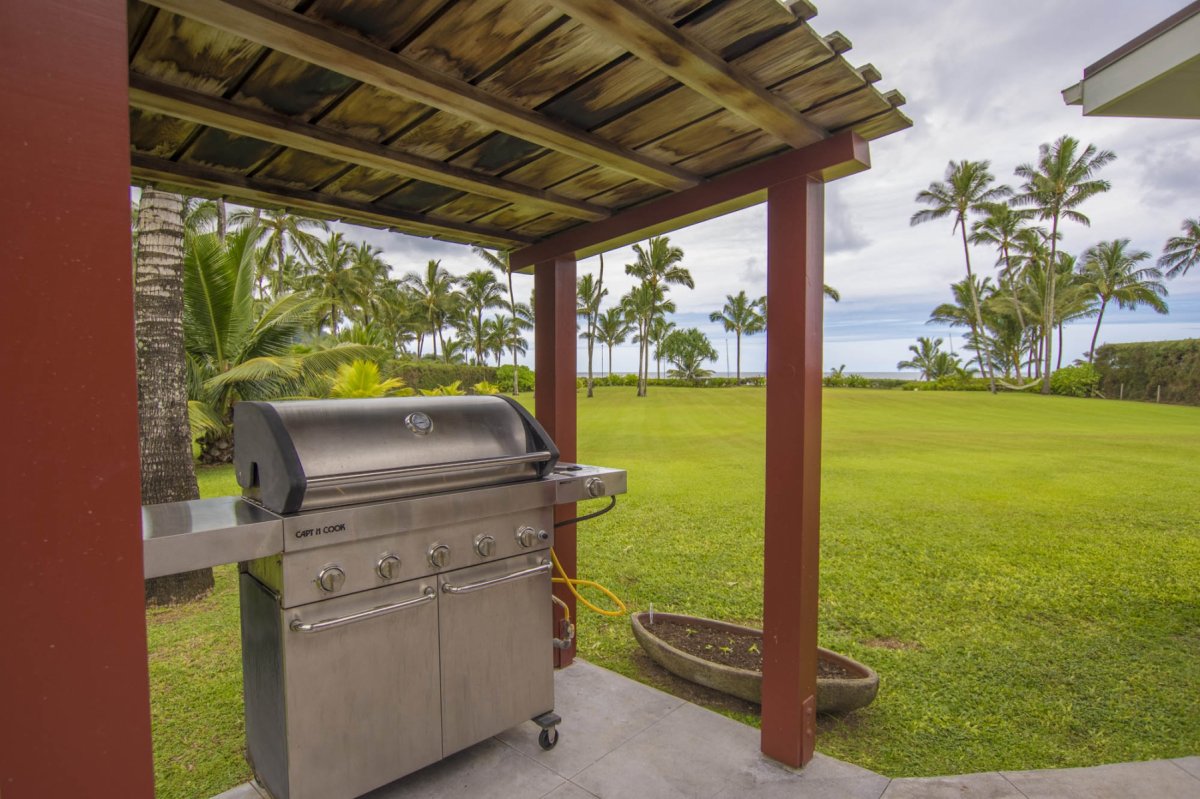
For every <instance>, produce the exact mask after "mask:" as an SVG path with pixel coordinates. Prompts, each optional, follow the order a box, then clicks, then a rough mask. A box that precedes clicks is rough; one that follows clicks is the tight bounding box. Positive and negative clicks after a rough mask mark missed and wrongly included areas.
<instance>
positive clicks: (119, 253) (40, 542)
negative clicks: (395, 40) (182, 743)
mask: <svg viewBox="0 0 1200 799" xmlns="http://www.w3.org/2000/svg"><path fill="white" fill-rule="evenodd" d="M126 35H127V34H126V30H125V0H5V1H4V2H3V3H0V107H3V108H4V122H3V124H0V153H3V154H4V163H5V168H4V177H5V182H4V191H3V192H0V219H3V220H4V222H5V234H4V236H5V248H4V249H5V261H4V265H3V267H0V297H2V298H3V306H4V312H5V336H4V345H3V347H4V350H3V361H4V364H5V369H6V371H7V372H8V374H9V375H10V376H11V377H12V380H11V381H10V383H9V385H7V386H6V387H5V389H4V391H3V394H2V396H3V401H2V406H3V418H4V424H3V425H0V452H2V453H3V454H4V455H3V463H4V465H3V472H2V474H0V493H2V496H0V507H2V508H3V511H4V535H3V546H4V564H5V569H4V571H5V574H4V580H3V589H2V590H3V608H4V609H3V616H2V617H3V624H2V627H0V640H2V641H3V649H4V654H3V656H0V658H2V662H3V669H2V672H0V691H2V692H3V695H2V698H0V707H3V708H4V710H3V717H4V723H3V724H0V731H2V732H0V794H2V795H3V796H4V799H31V798H32V797H37V799H58V797H62V798H63V799H66V797H78V796H99V795H103V796H120V797H128V798H129V799H143V798H146V799H148V798H149V797H152V796H153V795H154V776H153V767H152V761H151V749H150V702H149V689H148V681H147V668H146V625H145V614H144V611H143V588H142V542H141V515H140V504H141V502H140V499H139V480H138V470H139V466H138V427H137V425H138V416H137V381H136V376H135V372H134V339H133V288H132V285H131V279H132V274H131V273H132V268H131V264H130V249H129V247H130V241H129V110H128V109H129V105H128V102H129V101H128V90H127V81H128V70H129V65H128V55H127V52H126Z"/></svg>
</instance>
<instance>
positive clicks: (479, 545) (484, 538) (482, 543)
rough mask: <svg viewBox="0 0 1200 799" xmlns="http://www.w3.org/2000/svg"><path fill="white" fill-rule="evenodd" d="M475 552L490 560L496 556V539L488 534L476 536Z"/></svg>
mask: <svg viewBox="0 0 1200 799" xmlns="http://www.w3.org/2000/svg"><path fill="white" fill-rule="evenodd" d="M475 551H476V552H478V553H479V556H480V557H481V558H490V557H491V556H492V555H495V554H496V539H495V538H493V537H492V536H490V535H486V534H485V535H480V536H476V537H475Z"/></svg>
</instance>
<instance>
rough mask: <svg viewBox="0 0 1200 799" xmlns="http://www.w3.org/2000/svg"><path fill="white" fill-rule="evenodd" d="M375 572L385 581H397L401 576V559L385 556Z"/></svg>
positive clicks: (380, 560)
mask: <svg viewBox="0 0 1200 799" xmlns="http://www.w3.org/2000/svg"><path fill="white" fill-rule="evenodd" d="M375 571H377V572H379V576H380V577H382V578H383V579H385V580H395V579H396V578H397V577H399V576H400V558H398V557H396V556H395V555H384V556H383V557H382V558H380V559H379V563H377V564H376V565H375Z"/></svg>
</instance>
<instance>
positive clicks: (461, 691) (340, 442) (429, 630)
mask: <svg viewBox="0 0 1200 799" xmlns="http://www.w3.org/2000/svg"><path fill="white" fill-rule="evenodd" d="M234 422H235V424H234V430H235V441H234V453H235V455H234V463H235V471H236V473H237V479H238V483H239V484H240V485H241V486H242V489H243V497H244V498H243V499H242V500H224V501H217V500H206V501H201V502H196V503H173V504H172V505H166V506H151V507H149V508H147V509H146V510H145V513H144V514H143V516H144V528H145V529H144V533H143V535H144V537H145V539H146V546H145V552H146V563H147V567H146V571H147V576H157V574H160V573H168V572H167V571H164V570H173V571H179V570H181V569H182V568H184V567H186V568H199V567H201V566H203V565H209V564H210V563H212V564H215V563H219V562H230V561H232V560H234V559H235V558H236V559H237V560H239V561H241V564H240V574H239V580H240V592H241V626H242V661H243V678H244V687H245V707H246V742H247V753H248V757H249V759H250V761H251V765H252V766H253V770H254V773H255V775H256V777H257V779H258V781H259V783H260V784H261V785H262V786H263V787H265V788H266V789H267V790H268V791H269V792H270V793H271V794H273V795H274V796H275V797H276V798H277V799H310V798H316V797H319V798H320V799H339V797H345V798H346V799H349V797H355V796H359V795H360V794H363V793H366V792H367V791H370V790H372V789H374V788H377V787H379V786H381V785H384V784H387V783H389V782H391V781H393V780H396V779H398V778H400V777H402V776H404V775H406V774H409V773H411V772H413V771H416V770H417V769H420V768H422V767H424V766H426V765H429V764H431V763H433V762H435V761H437V760H439V759H441V758H443V757H446V756H447V755H450V754H452V753H454V752H457V751H459V750H461V749H464V748H466V747H468V746H471V745H472V744H475V743H477V742H479V741H482V740H484V739H486V738H488V737H490V736H492V735H495V734H497V733H499V732H501V731H503V730H505V729H507V728H509V727H512V726H514V725H516V724H518V723H520V722H522V721H525V720H527V719H532V720H534V721H536V722H538V724H539V725H541V726H542V728H543V734H542V736H541V739H540V740H541V743H542V745H543V746H546V747H549V746H552V745H553V743H554V742H556V741H557V731H556V730H555V725H556V724H557V723H558V721H559V719H558V717H557V716H556V715H555V714H554V713H553V709H554V682H553V673H552V669H553V665H552V654H551V653H552V646H553V645H554V643H555V642H556V641H557V640H558V639H555V638H554V637H553V636H554V627H553V624H552V612H551V611H552V605H551V591H550V585H551V583H550V580H551V569H552V562H551V559H550V557H551V556H550V548H551V546H552V545H553V540H554V522H553V508H554V505H556V504H561V503H566V502H576V501H579V500H583V499H589V498H592V497H602V496H615V495H616V494H618V493H623V492H624V490H625V473H624V472H623V471H620V470H615V469H602V468H598V467H588V466H578V465H574V464H561V463H558V450H557V449H556V448H555V446H554V443H553V441H551V440H550V438H549V436H547V435H546V432H545V431H544V430H543V429H542V428H541V426H540V425H539V424H538V423H537V421H536V420H535V419H534V418H533V417H532V416H530V415H529V413H528V412H527V411H525V409H524V408H522V407H521V406H520V405H518V404H517V403H515V402H512V401H511V400H508V399H507V398H505V397H498V396H492V397H421V398H388V399H370V400H317V401H296V402H280V403H269V402H242V403H239V404H237V405H236V406H235V407H234ZM181 506H186V507H181ZM240 529H241V530H246V531H248V532H249V531H253V532H252V533H249V534H248V535H247V536H240V535H238V531H239V530H240ZM210 542H212V543H211V545H210ZM216 542H220V544H218V543H216ZM218 547H222V548H224V550H225V552H224V553H222V554H218V552H217V551H216V550H217V548H218ZM231 550H232V551H234V552H236V553H237V554H236V555H235V556H234V557H230V554H231ZM218 558H219V559H218Z"/></svg>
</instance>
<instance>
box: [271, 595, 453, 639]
mask: <svg viewBox="0 0 1200 799" xmlns="http://www.w3.org/2000/svg"><path fill="white" fill-rule="evenodd" d="M435 599H437V591H435V590H434V589H433V587H432V586H428V587H426V589H425V592H424V593H423V594H421V596H419V597H417V598H416V599H406V600H405V601H403V602H396V603H394V604H392V605H380V606H379V607H377V608H371V609H370V610H364V611H361V612H359V613H351V614H350V615H348V616H338V617H336V618H333V619H323V620H321V621H313V622H302V621H300V620H299V619H292V623H291V624H290V625H289V626H290V627H291V628H292V630H294V631H295V632H298V633H319V632H321V630H328V629H329V628H330V627H341V626H342V625H343V624H353V623H354V622H356V621H365V620H367V619H374V618H375V617H377V616H386V615H387V614H389V613H395V612H396V611H397V610H404V609H405V608H411V607H415V606H416V605H424V604H425V603H427V602H432V601H433V600H435Z"/></svg>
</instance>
